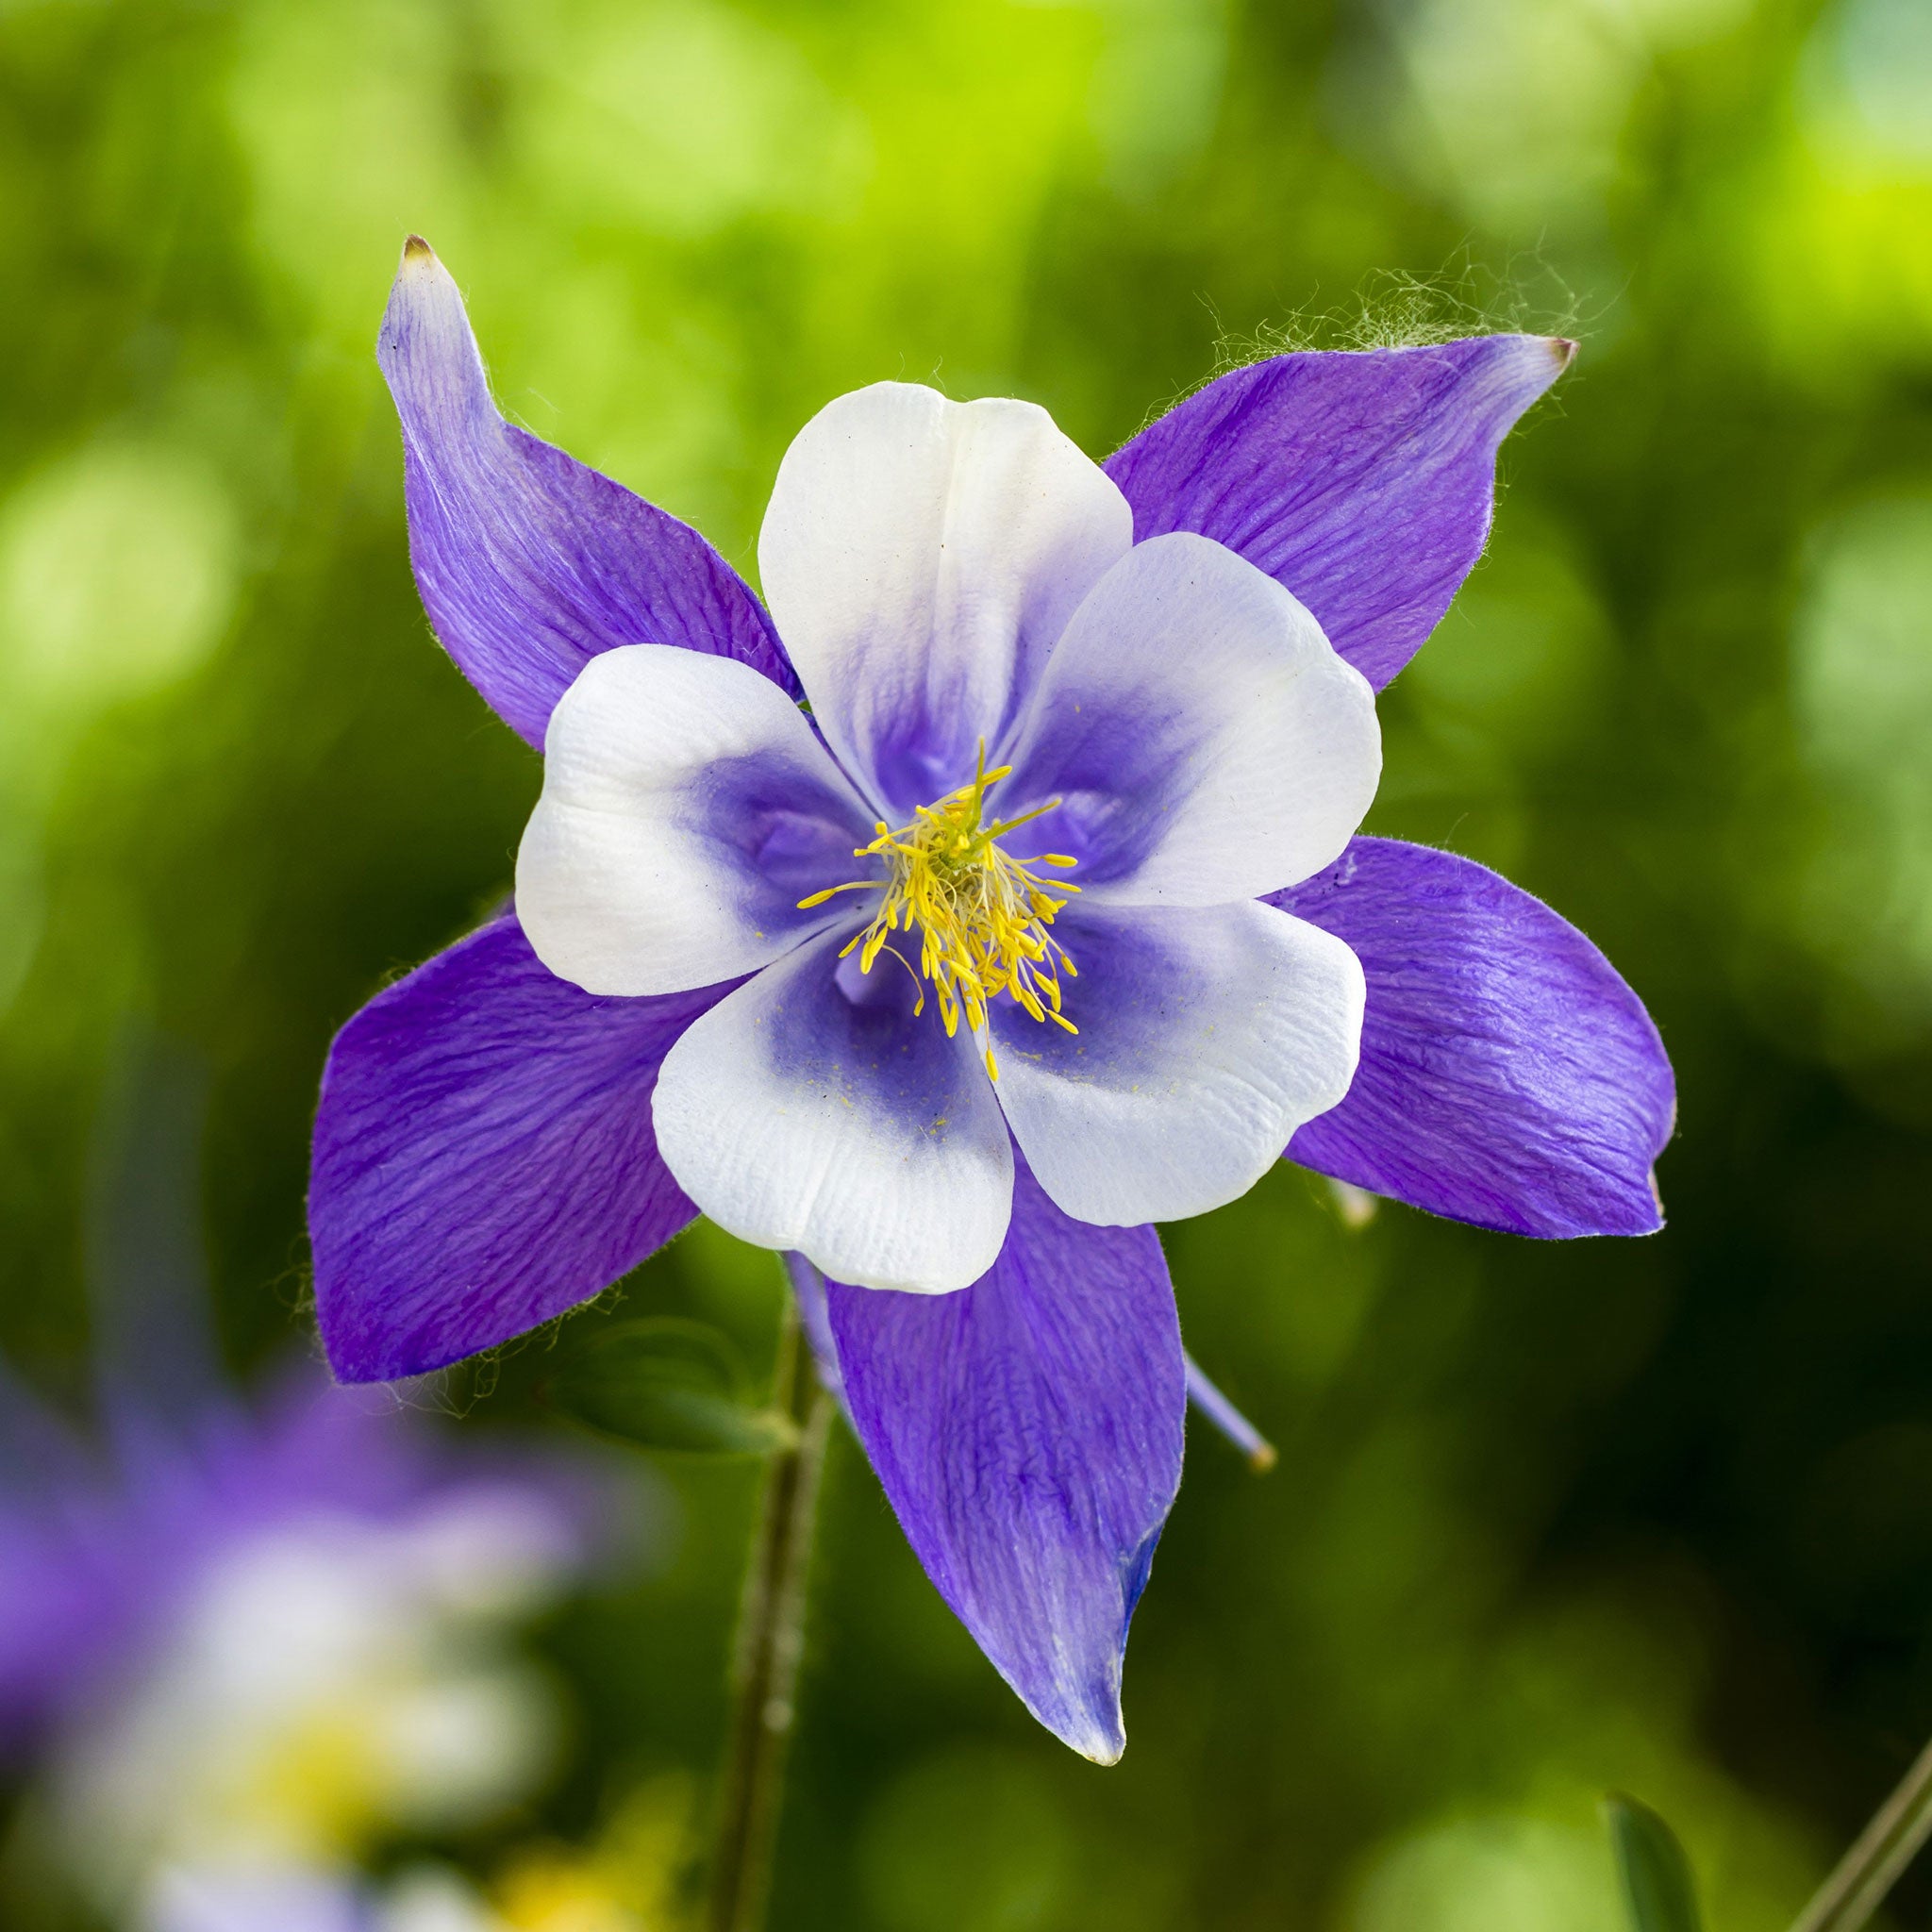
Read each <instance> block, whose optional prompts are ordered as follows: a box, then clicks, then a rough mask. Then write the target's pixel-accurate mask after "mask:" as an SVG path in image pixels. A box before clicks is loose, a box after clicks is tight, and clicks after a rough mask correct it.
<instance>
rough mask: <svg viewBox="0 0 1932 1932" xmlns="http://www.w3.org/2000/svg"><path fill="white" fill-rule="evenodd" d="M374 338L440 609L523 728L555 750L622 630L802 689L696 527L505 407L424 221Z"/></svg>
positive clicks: (624, 638) (434, 605)
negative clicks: (550, 728)
mask: <svg viewBox="0 0 1932 1932" xmlns="http://www.w3.org/2000/svg"><path fill="white" fill-rule="evenodd" d="M375 353H376V359H377V361H378V362H380V363H381V365H382V373H383V375H385V376H386V377H387V378H388V381H389V386H390V391H391V394H392V395H393V396H394V398H395V405H396V412H397V414H398V415H399V416H400V417H401V418H402V424H403V446H404V450H405V496H406V499H407V502H408V516H409V560H410V562H411V563H412V564H413V565H414V566H415V572H416V586H417V589H418V590H419V591H421V592H422V596H423V606H424V608H425V610H427V611H428V613H429V621H430V624H431V625H433V626H434V627H435V630H436V635H437V637H438V638H439V639H440V640H441V643H442V646H443V648H444V649H445V650H446V651H447V652H448V653H449V654H450V656H451V657H452V658H455V659H456V661H457V664H458V666H459V667H460V668H461V670H462V673H463V675H465V676H466V677H467V678H468V679H469V680H470V682H471V683H472V684H474V685H475V687H476V689H477V690H478V691H480V692H481V693H482V694H483V696H484V698H485V699H486V700H487V701H488V702H489V703H490V705H491V707H492V708H494V709H495V711H496V713H497V715H498V716H499V717H501V718H502V719H503V721H504V722H505V723H506V724H508V725H509V726H510V727H511V729H512V730H514V731H517V732H519V733H520V734H521V735H522V736H523V737H525V738H526V739H527V740H528V741H530V742H531V743H532V744H534V745H536V746H538V747H539V748H540V749H541V746H542V743H543V727H544V725H545V724H547V723H548V722H549V718H550V712H551V708H552V707H553V706H554V705H555V704H556V703H557V700H558V698H559V697H561V696H562V695H563V693H564V692H565V691H568V690H569V689H570V686H571V683H572V681H573V680H574V679H575V676H576V675H577V673H578V672H579V671H581V670H582V669H583V667H584V665H585V663H586V661H587V660H588V659H590V658H592V657H594V656H596V654H597V653H598V652H600V651H608V650H609V649H610V648H611V647H612V646H613V645H616V644H681V645H683V646H685V647H686V648H687V649H690V650H693V651H712V652H716V653H718V654H719V655H720V656H722V657H726V658H740V659H741V660H742V661H743V662H745V663H747V664H749V665H751V666H752V667H753V668H754V669H755V670H758V671H761V672H763V673H764V675H766V676H767V677H769V678H771V679H772V680H773V681H774V683H776V684H778V685H779V686H781V687H782V688H783V689H784V690H785V691H787V692H789V693H790V694H791V696H793V697H796V696H797V695H798V680H797V678H796V677H795V676H794V675H793V673H792V670H791V662H790V660H789V659H788V658H786V656H785V652H784V647H783V646H782V645H781V644H780V643H779V642H778V638H777V633H776V632H775V631H774V629H773V628H772V624H771V620H770V619H769V618H768V617H767V616H766V615H765V610H764V607H763V606H762V605H761V604H760V603H759V602H758V598H757V597H756V596H754V595H753V594H752V591H751V590H750V588H749V587H748V586H747V585H746V584H745V582H744V581H743V579H742V578H741V577H740V576H739V575H738V573H737V572H736V571H734V570H733V569H732V568H731V566H730V565H729V564H728V563H726V562H725V561H724V558H722V557H720V556H719V555H718V553H717V552H716V551H715V550H713V549H712V548H711V546H710V545H709V544H708V543H707V542H706V541H705V540H704V539H703V538H702V537H701V536H699V535H698V533H697V532H696V531H695V530H693V529H692V528H691V526H690V525H687V524H681V523H679V522H678V521H677V519H676V518H675V517H673V516H668V515H667V514H666V513H665V512H664V511H663V510H661V509H658V508H655V507H654V506H653V505H651V504H648V503H646V502H644V500H643V499H642V498H641V497H640V496H634V495H633V494H632V493H631V492H630V491H628V490H626V489H625V488H624V487H623V485H621V484H618V483H613V482H612V481H611V480H610V478H609V477H608V476H603V475H599V474H598V473H597V472H596V471H595V470H591V469H587V468H586V467H585V466H584V465H583V464H582V463H579V462H576V461H575V460H574V459H573V458H570V457H567V456H565V455H564V453H563V452H562V451H561V450H560V449H556V448H554V447H553V446H552V445H551V444H549V443H547V442H543V441H540V440H539V439H538V438H536V437H534V436H532V435H530V434H529V433H528V432H527V431H525V430H523V429H518V428H516V427H514V426H513V425H510V424H508V423H506V422H505V421H504V419H503V417H502V415H501V414H500V413H499V412H498V410H497V408H496V405H495V403H494V402H492V401H491V395H490V385H489V382H488V379H487V378H486V377H485V375H484V372H483V358H482V357H481V356H480V354H479V353H478V352H477V348H476V339H475V335H474V334H473V333H472V332H471V328H470V323H469V318H468V317H467V316H466V315H465V314H464V312H463V304H462V297H461V296H460V295H458V292H457V288H456V284H455V283H454V282H453V281H451V280H450V277H449V275H448V273H447V271H446V270H445V269H444V268H443V266H442V264H441V262H440V261H438V260H437V258H436V256H435V255H434V253H433V252H432V251H431V250H430V248H429V246H428V244H427V243H426V242H421V241H418V240H416V239H415V238H413V237H412V238H411V239H410V241H409V243H408V247H406V248H405V249H404V251H403V262H402V267H401V269H400V270H399V271H398V273H397V275H396V281H395V287H394V289H393V290H392V291H391V294H390V300H389V308H387V310H386V311H385V312H384V314H383V318H382V332H381V334H380V336H379V337H378V338H377V341H376V352H375Z"/></svg>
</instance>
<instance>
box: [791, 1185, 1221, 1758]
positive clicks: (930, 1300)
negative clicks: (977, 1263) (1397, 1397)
mask: <svg viewBox="0 0 1932 1932" xmlns="http://www.w3.org/2000/svg"><path fill="white" fill-rule="evenodd" d="M829 1306H830V1311H831V1326H832V1333H833V1335H834V1337H835V1338H836V1341H837V1344H838V1353H839V1367H840V1370H841V1374H842V1376H843V1380H844V1387H845V1399H846V1403H847V1405H848V1407H849V1409H850V1412H851V1416H852V1421H853V1424H854V1426H855V1427H856V1428H857V1429H858V1436H859V1440H860V1441H862V1442H863V1443H864V1445H865V1451H866V1454H867V1455H868V1456H869V1457H871V1458H872V1464H873V1467H874V1469H875V1470H876V1471H877V1472H878V1475H879V1480H880V1482H881V1483H882V1484H884V1486H885V1491H886V1494H887V1495H888V1496H889V1497H890V1498H891V1504H892V1507H893V1509H894V1510H895V1511H896V1512H897V1514H898V1518H899V1522H900V1524H901V1525H902V1526H903V1528H904V1529H905V1531H906V1535H907V1538H908V1541H910V1542H911V1544H912V1547H913V1549H914V1550H915V1551H916V1552H917V1553H918V1556H919V1559H920V1561H921V1562H922V1563H924V1565H925V1570H926V1574H927V1575H929V1576H930V1577H931V1578H932V1580H933V1582H934V1583H935V1584H936V1585H937V1586H938V1588H939V1591H940V1594H941V1596H943V1597H944V1598H945V1600H946V1602H947V1603H948V1604H950V1605H951V1606H952V1607H953V1609H954V1611H955V1612H956V1613H957V1614H958V1618H959V1620H960V1622H961V1623H963V1624H965V1625H966V1627H967V1629H968V1630H970V1631H971V1632H972V1633H973V1636H974V1639H975V1640H976V1641H977V1642H978V1644H979V1647H980V1648H981V1649H982V1650H983V1651H985V1653H986V1654H987V1656H988V1657H990V1658H991V1660H992V1663H993V1666H994V1668H995V1669H996V1670H998V1672H999V1673H1000V1674H1001V1675H1002V1676H1003V1677H1005V1678H1006V1680H1007V1682H1008V1683H1009V1684H1010V1685H1011V1686H1012V1687H1013V1689H1014V1690H1015V1691H1018V1692H1019V1694H1020V1696H1021V1697H1022V1698H1023V1699H1024V1701H1025V1704H1026V1707H1027V1708H1028V1709H1029V1710H1030V1711H1032V1713H1033V1714H1034V1716H1035V1717H1037V1718H1038V1719H1039V1720H1040V1721H1041V1724H1045V1725H1046V1727H1047V1728H1048V1729H1049V1730H1051V1731H1052V1732H1054V1733H1055V1734H1056V1735H1057V1736H1058V1737H1060V1738H1062V1739H1064V1740H1066V1742H1067V1743H1069V1744H1071V1745H1072V1746H1073V1747H1074V1750H1076V1751H1078V1752H1080V1753H1082V1754H1083V1755H1084V1756H1085V1757H1091V1758H1093V1759H1094V1760H1095V1761H1096V1762H1098V1763H1101V1764H1111V1763H1112V1762H1113V1761H1114V1759H1115V1758H1117V1757H1119V1756H1120V1755H1121V1751H1122V1748H1123V1747H1124V1744H1125V1742H1126V1734H1125V1731H1124V1727H1123V1724H1122V1719H1121V1665H1122V1659H1123V1657H1124V1653H1125V1648H1126V1641H1127V1624H1128V1622H1129V1620H1130V1619H1131V1618H1132V1616H1133V1613H1134V1606H1135V1604H1136V1603H1137V1602H1139V1600H1140V1596H1141V1590H1142V1589H1143V1588H1144V1586H1145V1584H1146V1582H1147V1573H1148V1570H1149V1567H1150V1566H1151V1564H1152V1562H1153V1560H1154V1546H1155V1544H1156V1542H1157V1541H1158V1540H1159V1536H1160V1529H1161V1525H1162V1524H1164V1523H1165V1522H1166V1520H1167V1512H1168V1510H1169V1509H1170V1508H1171V1507H1173V1504H1174V1493H1175V1491H1176V1490H1177V1489H1178V1488H1179V1486H1180V1475H1181V1443H1182V1433H1183V1421H1184V1418H1185V1414H1186V1410H1187V1371H1186V1366H1185V1362H1184V1358H1183V1357H1182V1354H1181V1338H1180V1327H1179V1324H1178V1322H1177V1321H1176V1319H1175V1315H1174V1289H1173V1286H1172V1284H1171V1283H1170V1282H1169V1280H1168V1274H1167V1263H1166V1260H1165V1258H1164V1257H1162V1255H1161V1252H1160V1243H1159V1241H1158V1239H1157V1238H1156V1236H1155V1233H1154V1230H1153V1229H1152V1228H1148V1227H1134V1228H1096V1227H1088V1226H1085V1225H1083V1224H1080V1223H1079V1222H1075V1221H1070V1220H1069V1219H1068V1218H1067V1217H1066V1216H1065V1215H1063V1214H1062V1213H1061V1212H1060V1211H1059V1210H1058V1208H1056V1207H1054V1205H1053V1203H1052V1202H1050V1201H1049V1200H1048V1199H1047V1198H1046V1196H1045V1194H1044V1193H1043V1192H1042V1191H1041V1189H1040V1187H1039V1185H1038V1183H1036V1182H1035V1181H1034V1179H1033V1177H1032V1175H1031V1174H1028V1173H1027V1172H1026V1170H1025V1168H1024V1165H1023V1166H1022V1167H1021V1169H1020V1171H1019V1174H1018V1175H1017V1176H1016V1181H1015V1186H1014V1191H1013V1222H1012V1227H1011V1229H1010V1231H1009V1232H1008V1236H1007V1244H1006V1246H1005V1248H1004V1249H1003V1250H1002V1251H1001V1254H1000V1257H999V1259H998V1261H996V1262H995V1263H994V1264H993V1267H992V1269H991V1272H990V1273H989V1274H986V1275H985V1276H983V1277H982V1278H981V1279H980V1280H978V1281H976V1282H975V1283H974V1285H973V1286H972V1287H971V1288H968V1289H965V1290H962V1291H960V1292H959V1293H958V1294H951V1295H937V1296H928V1295H904V1294H891V1293H882V1292H880V1291H876V1290H869V1289H862V1288H846V1287H841V1285H840V1284H838V1283H836V1282H834V1283H832V1284H831V1286H830V1289H829Z"/></svg>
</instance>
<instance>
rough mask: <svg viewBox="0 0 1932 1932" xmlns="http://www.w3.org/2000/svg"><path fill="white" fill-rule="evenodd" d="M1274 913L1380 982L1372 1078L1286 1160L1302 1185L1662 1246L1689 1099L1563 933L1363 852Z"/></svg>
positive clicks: (1487, 881) (1400, 857) (1482, 878)
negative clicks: (1296, 1166) (1681, 1108)
mask: <svg viewBox="0 0 1932 1932" xmlns="http://www.w3.org/2000/svg"><path fill="white" fill-rule="evenodd" d="M1273 903H1274V905H1277V906H1279V907H1281V908H1284V910H1286V911H1289V912H1292V913H1293V914H1294V915H1295V916H1296V917H1297V918H1300V919H1306V920H1307V921H1308V922H1309V923H1310V924H1314V925H1319V926H1323V927H1325V928H1326V930H1328V931H1329V932H1332V933H1334V934H1335V935H1336V937H1337V938H1339V939H1341V940H1344V941H1347V943H1348V944H1349V945H1350V946H1351V947H1352V948H1353V949H1354V951H1355V954H1356V957H1357V958H1358V959H1360V961H1361V962H1362V971H1363V973H1364V974H1366V976H1367V979H1368V990H1369V991H1368V1010H1367V1014H1366V1017H1365V1018H1364V1020H1363V1023H1362V1054H1361V1064H1360V1066H1359V1067H1358V1068H1357V1073H1356V1076H1355V1082H1354V1084H1353V1085H1352V1086H1351V1087H1350V1088H1349V1090H1348V1094H1347V1097H1346V1098H1345V1099H1344V1100H1343V1101H1342V1102H1341V1106H1339V1107H1337V1108H1332V1109H1331V1110H1330V1111H1329V1112H1327V1113H1324V1114H1323V1115H1321V1116H1320V1117H1319V1118H1318V1119H1316V1120H1313V1121H1310V1122H1309V1123H1308V1124H1307V1126H1305V1127H1303V1128H1302V1129H1301V1130H1300V1131H1299V1132H1298V1133H1297V1134H1296V1135H1295V1137H1294V1139H1293V1140H1292V1141H1290V1142H1289V1146H1288V1155H1289V1158H1290V1159H1291V1160H1297V1161H1299V1162H1301V1164H1302V1165H1303V1166H1304V1167H1311V1168H1314V1169H1315V1170H1316V1171H1317V1172H1318V1173H1321V1174H1332V1175H1333V1176H1334V1177H1335V1178H1336V1179H1337V1180H1342V1181H1349V1182H1351V1183H1353V1184H1354V1185H1355V1186H1357V1187H1358V1188H1367V1189H1369V1190H1370V1191H1372V1192H1374V1193H1377V1194H1390V1195H1392V1196H1393V1197H1394V1198H1395V1199H1397V1200H1399V1201H1407V1202H1408V1203H1409V1204H1410V1205H1411V1206H1412V1207H1416V1208H1426V1209H1427V1210H1428V1211H1429V1212H1430V1213H1431V1214H1443V1215H1447V1216H1449V1217H1450V1218H1451V1219H1453V1220H1456V1221H1468V1222H1474V1224H1476V1225H1478V1226H1480V1227H1493V1228H1500V1229H1502V1230H1503V1231H1504V1232H1506V1233H1508V1234H1522V1235H1541V1236H1544V1237H1547V1238H1560V1237H1566V1236H1573V1235H1591V1234H1653V1233H1655V1232H1656V1231H1657V1229H1658V1228H1659V1227H1661V1226H1662V1225H1663V1211H1662V1208H1661V1207H1660V1205H1659V1203H1658V1199H1657V1183H1656V1180H1655V1178H1654V1176H1653V1174H1652V1172H1651V1170H1652V1168H1653V1166H1654V1164H1655V1162H1656V1160H1657V1156H1658V1154H1659V1153H1661V1152H1662V1150H1663V1146H1664V1143H1665V1142H1666V1141H1668V1140H1669V1139H1670V1137H1671V1132H1672V1128H1673V1126H1674V1123H1675V1119H1676V1084H1675V1081H1674V1077H1673V1075H1672V1073H1671V1063H1670V1059H1669V1058H1668V1057H1667V1056H1666V1055H1665V1053H1664V1047H1663V1041H1661V1040H1660V1039H1658V1037H1657V1028H1656V1026H1655V1025H1654V1024H1652V1023H1651V1018H1650V1015H1649V1014H1648V1013H1647V1012H1645V1011H1644V1008H1643V1003H1642V1001H1641V1000H1640V999H1639V998H1638V997H1637V995H1636V994H1635V993H1634V992H1632V991H1631V990H1630V989H1629V987H1628V986H1626V985H1625V984H1624V981H1623V980H1622V979H1621V978H1620V977H1619V976H1618V974H1617V971H1616V969H1615V968H1614V967H1613V966H1612V965H1611V964H1610V962H1609V961H1608V960H1607V959H1606V958H1604V956H1603V955H1602V954H1601V953H1600V952H1598V951H1597V949H1596V948H1595V947H1594V946H1593V945H1591V942H1590V941H1588V940H1587V939H1585V938H1584V936H1583V935H1582V934H1581V933H1580V932H1578V931H1577V930H1576V928H1575V927H1574V925H1572V924H1570V923H1569V922H1568V921H1567V920H1565V919H1563V918H1560V917H1559V916H1558V915H1557V913H1555V912H1553V911H1551V909H1550V908H1548V907H1547V906H1545V905H1544V904H1543V903H1542V901H1541V900H1540V899H1535V898H1532V897H1531V896H1530V895H1529V893H1527V892H1525V891H1523V890H1522V889H1521V888H1520V887H1517V886H1512V885H1511V884H1510V883H1509V881H1508V880H1507V879H1505V878H1501V877H1498V875H1497V874H1494V873H1492V872H1491V871H1490V870H1489V869H1488V868H1487V867H1486V866H1481V865H1477V864H1476V863H1475V862H1474V860H1473V859H1468V858H1457V856H1456V854H1454V853H1453V852H1436V851H1432V850H1431V849H1429V848H1428V847H1427V846H1423V845H1408V844H1405V843H1403V842H1402V841H1399V840H1394V839H1357V840H1354V841H1352V842H1351V843H1350V845H1349V847H1348V850H1347V851H1346V852H1344V853H1343V854H1342V856H1341V858H1339V859H1338V860H1337V861H1336V862H1335V864H1333V865H1332V866H1330V867H1329V868H1328V869H1327V870H1326V871H1325V872H1321V873H1318V874H1316V875H1315V876H1314V877H1313V878H1312V879H1309V880H1307V881H1306V882H1305V883H1304V884H1302V885H1299V886H1295V887H1292V888H1291V889H1290V890H1289V891H1285V892H1277V893H1275V894H1274V900H1273Z"/></svg>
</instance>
